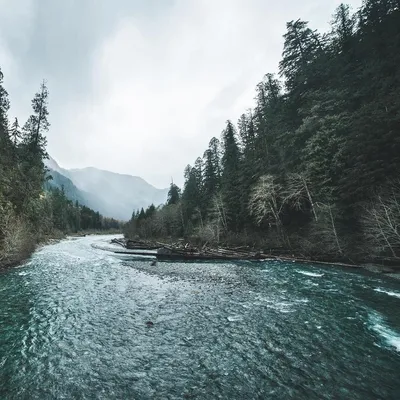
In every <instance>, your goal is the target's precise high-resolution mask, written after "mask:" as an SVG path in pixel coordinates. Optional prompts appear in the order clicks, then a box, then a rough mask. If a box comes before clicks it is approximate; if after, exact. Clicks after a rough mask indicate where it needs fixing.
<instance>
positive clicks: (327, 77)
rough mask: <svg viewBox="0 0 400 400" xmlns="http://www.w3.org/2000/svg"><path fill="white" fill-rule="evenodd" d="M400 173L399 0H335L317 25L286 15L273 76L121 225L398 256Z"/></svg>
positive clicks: (307, 251)
mask: <svg viewBox="0 0 400 400" xmlns="http://www.w3.org/2000/svg"><path fill="white" fill-rule="evenodd" d="M187 128H188V129H190V127H187ZM221 128H222V127H221ZM200 154H201V153H200ZM399 172H400V1H399V0H364V2H363V4H362V7H361V8H360V9H359V10H356V11H355V12H353V11H352V10H351V9H350V7H349V6H347V5H345V4H342V5H340V6H339V7H338V8H337V9H336V11H335V12H334V15H333V18H332V22H331V27H330V30H329V32H327V33H320V32H317V31H316V30H313V29H312V27H311V26H309V23H307V22H306V21H302V20H300V19H299V20H297V21H291V22H288V23H287V31H286V34H285V35H284V47H283V52H282V59H281V61H280V63H279V76H275V75H273V74H266V75H265V76H264V78H263V80H262V81H261V82H260V83H258V84H257V86H256V93H255V104H254V107H253V109H251V110H245V112H244V113H243V115H242V116H241V117H240V119H239V120H238V121H237V123H236V124H234V123H233V122H232V121H227V123H226V126H225V128H224V129H223V131H222V134H221V135H218V133H217V136H215V137H213V138H212V139H211V140H210V142H209V146H208V148H207V149H205V151H204V153H203V155H202V156H201V157H199V158H197V159H196V160H195V161H194V163H193V165H188V166H187V167H186V169H185V171H184V176H185V183H184V186H183V188H182V190H181V189H180V188H179V187H177V186H176V185H175V184H173V183H171V187H170V191H169V196H168V201H167V203H166V204H165V205H163V206H160V207H157V208H156V207H155V206H154V205H152V206H150V207H149V208H148V209H147V210H143V209H142V210H140V211H135V212H134V213H133V215H132V219H131V220H130V221H129V223H128V224H126V226H125V235H126V236H127V237H129V238H135V237H142V238H155V237H158V238H180V237H184V238H186V239H187V240H190V241H192V242H198V243H203V244H205V243H207V244H214V245H222V244H224V245H237V246H250V247H253V248H254V247H257V246H258V247H260V248H264V249H282V251H284V252H289V253H290V254H296V255H302V256H306V257H318V258H320V259H323V258H325V259H329V260H332V259H337V260H341V259H346V260H354V261H366V260H368V261H369V260H386V259H387V260H392V261H393V260H398V259H399V257H400V176H399Z"/></svg>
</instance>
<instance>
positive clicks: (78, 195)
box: [45, 167, 88, 206]
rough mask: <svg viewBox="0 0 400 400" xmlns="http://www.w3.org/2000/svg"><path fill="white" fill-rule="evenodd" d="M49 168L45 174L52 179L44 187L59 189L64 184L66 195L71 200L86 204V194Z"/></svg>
mask: <svg viewBox="0 0 400 400" xmlns="http://www.w3.org/2000/svg"><path fill="white" fill-rule="evenodd" d="M47 168H49V172H48V174H47V176H51V177H52V179H50V180H48V181H47V182H46V185H45V186H46V188H58V189H61V187H62V186H64V191H65V194H66V196H67V197H68V198H69V199H70V200H72V201H74V202H75V201H78V202H79V203H80V204H82V205H85V206H87V194H88V193H83V192H82V191H80V190H79V189H78V188H77V187H76V186H75V185H74V184H73V183H72V181H71V179H69V178H67V177H66V176H65V175H62V174H61V173H60V172H58V171H56V170H53V169H51V168H50V167H47Z"/></svg>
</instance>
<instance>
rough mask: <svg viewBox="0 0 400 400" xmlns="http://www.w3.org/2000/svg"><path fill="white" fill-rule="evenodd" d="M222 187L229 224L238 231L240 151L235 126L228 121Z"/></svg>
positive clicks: (224, 145) (225, 134) (224, 138)
mask: <svg viewBox="0 0 400 400" xmlns="http://www.w3.org/2000/svg"><path fill="white" fill-rule="evenodd" d="M221 185H222V186H221V189H222V196H223V201H224V203H225V205H226V213H227V217H228V226H229V228H230V229H231V230H233V231H236V230H237V229H238V228H239V224H240V222H241V221H240V219H241V215H240V152H239V146H238V143H237V139H236V132H235V128H234V126H233V124H232V122H231V121H227V125H226V128H225V130H224V132H223V156H222V177H221Z"/></svg>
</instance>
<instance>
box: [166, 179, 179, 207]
mask: <svg viewBox="0 0 400 400" xmlns="http://www.w3.org/2000/svg"><path fill="white" fill-rule="evenodd" d="M180 197H181V190H180V189H179V187H178V186H177V185H175V184H174V183H173V182H171V185H170V187H169V191H168V198H167V205H168V206H170V205H171V204H178V202H179V199H180Z"/></svg>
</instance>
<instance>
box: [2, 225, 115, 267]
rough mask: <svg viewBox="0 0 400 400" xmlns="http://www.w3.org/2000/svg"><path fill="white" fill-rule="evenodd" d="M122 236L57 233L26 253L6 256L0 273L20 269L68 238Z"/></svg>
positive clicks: (91, 233) (30, 247)
mask: <svg viewBox="0 0 400 400" xmlns="http://www.w3.org/2000/svg"><path fill="white" fill-rule="evenodd" d="M115 234H121V233H120V232H116V231H114V230H112V231H105V232H100V231H82V232H77V233H60V232H57V233H55V234H53V235H50V236H47V237H45V238H42V239H41V240H40V241H38V242H36V243H30V245H29V246H28V247H27V248H24V251H20V252H18V253H15V254H13V255H11V256H10V255H8V256H5V258H4V260H0V272H2V271H5V270H7V269H10V268H15V267H18V266H19V265H21V264H23V263H24V262H26V261H27V260H29V258H30V257H31V256H32V254H33V253H35V251H37V250H39V249H41V248H43V247H45V246H49V245H52V244H56V243H59V242H60V241H62V240H65V239H67V238H68V237H75V238H81V237H85V236H102V235H115Z"/></svg>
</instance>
